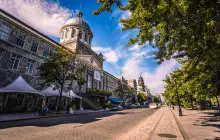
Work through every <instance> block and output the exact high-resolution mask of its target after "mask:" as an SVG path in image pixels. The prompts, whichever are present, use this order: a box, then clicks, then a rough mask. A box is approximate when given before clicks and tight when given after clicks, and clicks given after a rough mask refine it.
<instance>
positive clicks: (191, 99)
mask: <svg viewBox="0 0 220 140" xmlns="http://www.w3.org/2000/svg"><path fill="white" fill-rule="evenodd" d="M190 101H191V108H192V109H194V108H193V98H192V94H190Z"/></svg>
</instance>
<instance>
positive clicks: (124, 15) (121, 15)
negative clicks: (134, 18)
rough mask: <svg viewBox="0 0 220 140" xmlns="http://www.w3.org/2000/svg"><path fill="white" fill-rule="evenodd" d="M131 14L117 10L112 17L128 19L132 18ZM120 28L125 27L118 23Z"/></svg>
mask: <svg viewBox="0 0 220 140" xmlns="http://www.w3.org/2000/svg"><path fill="white" fill-rule="evenodd" d="M131 14H132V13H131V12H130V11H122V10H119V9H117V10H115V11H114V12H113V13H112V16H113V17H117V18H119V19H127V18H129V17H131ZM118 27H119V28H122V27H123V26H122V24H121V23H118Z"/></svg>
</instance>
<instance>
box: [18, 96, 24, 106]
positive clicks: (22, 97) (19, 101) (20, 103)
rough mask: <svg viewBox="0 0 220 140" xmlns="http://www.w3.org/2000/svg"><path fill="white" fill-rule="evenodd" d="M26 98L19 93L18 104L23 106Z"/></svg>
mask: <svg viewBox="0 0 220 140" xmlns="http://www.w3.org/2000/svg"><path fill="white" fill-rule="evenodd" d="M23 100H24V95H17V104H16V106H22V104H23Z"/></svg>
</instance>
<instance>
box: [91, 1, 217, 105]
mask: <svg viewBox="0 0 220 140" xmlns="http://www.w3.org/2000/svg"><path fill="white" fill-rule="evenodd" d="M98 2H99V3H100V7H99V9H98V10H94V11H93V14H95V15H99V14H101V13H102V12H103V11H107V12H110V13H111V12H112V6H113V5H114V4H116V5H117V7H118V8H119V9H120V10H122V11H127V12H130V13H131V16H130V17H128V18H127V19H120V20H119V22H120V23H121V25H122V26H123V28H122V30H131V29H138V34H137V36H136V37H135V38H132V39H129V41H128V45H131V44H135V43H138V44H140V45H141V44H145V43H146V42H147V41H149V42H150V44H151V45H152V46H153V47H156V48H157V50H158V51H156V52H155V59H157V60H158V63H159V64H160V63H162V62H164V61H165V60H167V59H171V58H175V59H178V58H180V59H181V61H183V63H182V64H183V65H184V66H183V68H180V71H181V75H180V76H177V77H176V78H174V77H173V76H175V75H176V74H177V73H179V72H174V73H173V76H171V77H170V80H171V83H169V82H168V83H169V84H168V85H167V86H166V93H165V95H164V96H165V98H166V100H167V101H170V102H179V101H182V102H184V103H187V104H188V103H189V102H188V101H187V100H188V99H190V102H191V103H190V104H191V107H193V101H194V100H196V101H199V100H203V99H206V98H207V96H212V97H213V96H214V97H215V98H216V99H217V102H218V106H220V105H219V101H218V97H219V95H220V61H219V58H220V17H219V15H220V10H219V9H220V8H219V7H220V2H219V0H211V1H210V0H129V1H128V3H127V4H126V5H124V6H123V5H122V3H121V0H98ZM153 42H155V43H153ZM187 66H189V67H188V68H187ZM165 80H168V79H165ZM191 84H192V85H193V86H191ZM193 87H194V88H193ZM177 95H178V96H177Z"/></svg>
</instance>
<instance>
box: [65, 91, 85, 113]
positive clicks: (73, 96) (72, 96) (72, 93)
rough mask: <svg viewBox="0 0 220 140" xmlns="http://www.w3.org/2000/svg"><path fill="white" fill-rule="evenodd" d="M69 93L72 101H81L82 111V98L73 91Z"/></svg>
mask: <svg viewBox="0 0 220 140" xmlns="http://www.w3.org/2000/svg"><path fill="white" fill-rule="evenodd" d="M67 93H68V95H69V97H70V98H71V99H73V98H78V99H80V110H81V109H82V108H81V106H82V97H80V96H78V95H76V94H75V93H74V92H73V90H69V91H68V92H67Z"/></svg>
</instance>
